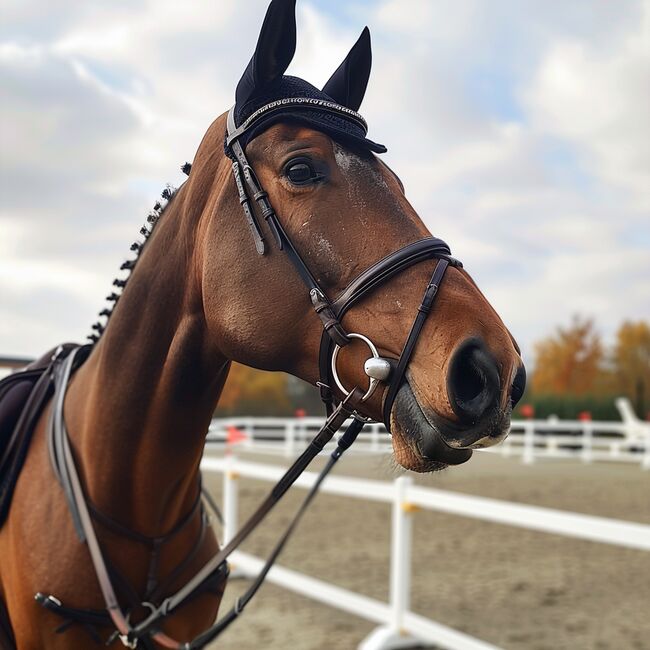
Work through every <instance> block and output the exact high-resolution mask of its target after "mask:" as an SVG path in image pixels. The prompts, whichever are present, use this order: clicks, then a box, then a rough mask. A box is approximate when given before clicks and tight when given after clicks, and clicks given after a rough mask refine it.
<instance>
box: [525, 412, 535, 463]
mask: <svg viewBox="0 0 650 650" xmlns="http://www.w3.org/2000/svg"><path fill="white" fill-rule="evenodd" d="M522 460H523V462H524V463H525V464H526V465H532V464H533V463H534V462H535V424H534V422H533V420H526V421H525V422H524V453H523V456H522Z"/></svg>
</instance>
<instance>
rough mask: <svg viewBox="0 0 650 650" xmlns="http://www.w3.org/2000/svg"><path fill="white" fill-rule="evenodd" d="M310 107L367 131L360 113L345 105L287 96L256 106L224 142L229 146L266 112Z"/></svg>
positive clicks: (365, 123)
mask: <svg viewBox="0 0 650 650" xmlns="http://www.w3.org/2000/svg"><path fill="white" fill-rule="evenodd" d="M296 107H299V108H301V109H303V108H311V109H314V110H317V111H325V112H327V113H332V114H333V115H339V116H342V117H346V118H348V119H351V120H353V121H354V122H355V123H356V124H357V125H358V126H360V127H361V128H362V129H363V133H364V135H365V134H367V133H368V124H367V122H366V121H365V120H364V119H363V117H362V115H361V114H360V113H357V112H356V111H353V110H352V109H351V108H348V107H347V106H341V105H340V104H335V103H334V102H328V101H325V100H324V99H314V98H312V97H287V98H285V99H276V100H275V101H273V102H270V103H268V104H265V105H264V106H262V107H261V108H258V109H257V110H256V111H255V112H254V113H253V114H252V115H250V116H249V117H248V118H247V119H246V120H245V121H244V123H243V124H242V125H241V126H240V127H238V128H237V129H236V130H235V131H233V132H232V133H229V134H228V137H227V139H226V144H227V145H228V146H230V145H231V144H232V143H233V142H234V141H235V140H237V138H239V137H241V136H242V135H243V134H244V133H245V132H246V131H247V130H248V129H249V128H250V127H251V126H252V125H253V124H254V123H255V122H256V121H257V120H258V119H259V118H260V117H262V116H266V115H268V114H273V113H278V112H280V111H284V110H286V109H287V108H296Z"/></svg>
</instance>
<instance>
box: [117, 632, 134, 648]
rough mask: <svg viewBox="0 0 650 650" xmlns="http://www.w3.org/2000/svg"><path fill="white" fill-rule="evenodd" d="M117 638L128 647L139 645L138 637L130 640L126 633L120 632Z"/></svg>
mask: <svg viewBox="0 0 650 650" xmlns="http://www.w3.org/2000/svg"><path fill="white" fill-rule="evenodd" d="M117 638H118V639H119V640H120V641H121V642H122V645H123V646H126V647H127V648H137V647H138V640H137V639H132V640H129V637H128V636H127V635H126V634H120V635H119V636H118V637H117Z"/></svg>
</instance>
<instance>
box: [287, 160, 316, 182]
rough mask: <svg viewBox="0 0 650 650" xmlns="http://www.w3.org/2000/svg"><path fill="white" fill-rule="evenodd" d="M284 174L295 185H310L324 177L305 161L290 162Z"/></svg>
mask: <svg viewBox="0 0 650 650" xmlns="http://www.w3.org/2000/svg"><path fill="white" fill-rule="evenodd" d="M284 173H285V174H286V176H287V178H288V179H289V180H290V181H291V182H292V183H293V184H294V185H310V184H311V183H316V182H317V181H319V180H320V179H321V178H322V175H321V174H319V173H318V172H316V170H315V169H314V168H313V167H312V166H311V164H310V163H309V162H308V161H306V160H304V159H302V160H292V161H290V162H288V163H287V165H286V166H285V172H284Z"/></svg>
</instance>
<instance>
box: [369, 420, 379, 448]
mask: <svg viewBox="0 0 650 650" xmlns="http://www.w3.org/2000/svg"><path fill="white" fill-rule="evenodd" d="M370 451H379V425H378V424H371V425H370Z"/></svg>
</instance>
